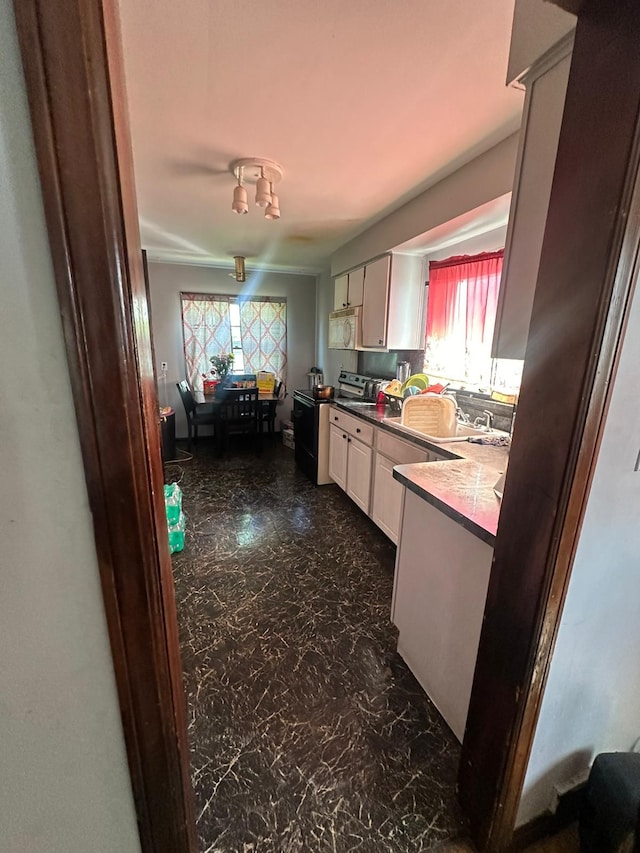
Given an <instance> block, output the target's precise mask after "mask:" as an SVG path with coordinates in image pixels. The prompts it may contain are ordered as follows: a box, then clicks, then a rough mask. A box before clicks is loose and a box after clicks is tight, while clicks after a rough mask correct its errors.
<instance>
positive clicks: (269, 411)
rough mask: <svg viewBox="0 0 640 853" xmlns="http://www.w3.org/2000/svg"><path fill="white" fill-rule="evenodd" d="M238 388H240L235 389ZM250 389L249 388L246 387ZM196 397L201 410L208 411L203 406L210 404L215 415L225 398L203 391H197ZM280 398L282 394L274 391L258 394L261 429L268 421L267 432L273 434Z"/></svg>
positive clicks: (261, 429) (210, 410) (211, 411)
mask: <svg viewBox="0 0 640 853" xmlns="http://www.w3.org/2000/svg"><path fill="white" fill-rule="evenodd" d="M233 390H238V389H233ZM246 390H249V389H246ZM194 398H195V400H196V403H198V406H199V409H200V411H201V412H203V413H205V412H207V409H204V408H202V407H204V406H210V409H209V410H208V411H209V412H210V413H211V414H213V415H215V411H216V408H217V407H218V406H220V405H221V404H222V403H223V401H224V398H223V397H216V395H215V392H214V393H211V394H205V393H204V392H202V391H195V392H194ZM279 400H280V396H279V395H276V394H273V393H266V394H258V402H259V403H261V404H262V412H263V416H262V417H261V418H260V431H263V425H264V423H265V422H266V424H267V432H268V433H269V434H270V435H272V434H273V433H274V431H275V419H276V406H277V405H278V402H279Z"/></svg>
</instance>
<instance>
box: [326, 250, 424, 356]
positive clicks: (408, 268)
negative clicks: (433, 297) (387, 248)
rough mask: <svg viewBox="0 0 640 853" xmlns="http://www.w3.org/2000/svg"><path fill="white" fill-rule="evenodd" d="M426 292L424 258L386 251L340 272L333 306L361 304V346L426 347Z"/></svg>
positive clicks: (369, 347)
mask: <svg viewBox="0 0 640 853" xmlns="http://www.w3.org/2000/svg"><path fill="white" fill-rule="evenodd" d="M424 295H425V287H424V276H423V263H422V258H421V257H419V256H417V255H402V254H387V255H383V256H382V257H380V258H377V259H376V260H373V261H370V262H369V263H367V264H365V265H364V266H362V267H358V268H357V269H355V270H351V272H349V273H344V274H343V275H340V276H338V277H337V278H336V279H335V291H334V306H333V307H334V311H339V310H341V309H342V308H347V307H351V308H353V307H357V306H359V305H361V306H362V310H361V326H362V329H361V331H362V335H361V344H360V346H359V347H358V349H373V350H388V349H423V348H424Z"/></svg>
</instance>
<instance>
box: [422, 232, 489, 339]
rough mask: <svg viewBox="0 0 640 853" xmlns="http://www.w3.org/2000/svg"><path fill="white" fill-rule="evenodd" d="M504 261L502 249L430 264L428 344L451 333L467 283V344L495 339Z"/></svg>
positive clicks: (459, 256)
mask: <svg viewBox="0 0 640 853" xmlns="http://www.w3.org/2000/svg"><path fill="white" fill-rule="evenodd" d="M503 258H504V249H500V250H499V251H497V252H482V254H479V255H458V256H456V257H452V258H447V259H446V260H444V261H431V262H430V264H429V302H428V305H427V340H429V339H430V338H438V339H442V338H446V337H448V336H449V334H450V333H451V331H452V326H453V324H454V323H455V322H456V315H457V313H458V312H457V307H458V300H459V298H460V287H461V285H462V284H463V283H465V282H466V311H465V314H466V338H467V340H468V341H471V342H474V343H482V342H486V340H487V338H489V340H490V339H491V338H492V337H493V327H494V325H495V318H496V310H497V306H498V290H499V289H500V275H501V273H502V260H503Z"/></svg>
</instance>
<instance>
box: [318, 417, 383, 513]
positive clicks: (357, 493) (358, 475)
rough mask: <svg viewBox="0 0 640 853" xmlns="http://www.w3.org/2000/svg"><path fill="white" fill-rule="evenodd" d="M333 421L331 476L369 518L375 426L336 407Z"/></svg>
mask: <svg viewBox="0 0 640 853" xmlns="http://www.w3.org/2000/svg"><path fill="white" fill-rule="evenodd" d="M330 422H331V428H330V432H329V476H330V477H331V479H332V480H333V481H334V482H335V483H337V484H338V485H339V486H340V488H341V489H344V491H345V492H346V493H347V494H348V495H349V497H350V498H351V500H352V501H353V502H354V503H355V504H357V506H359V507H360V509H361V510H362V511H363V512H365V513H367V515H368V514H369V505H370V496H371V458H372V455H373V451H372V449H371V445H372V444H373V437H374V427H373V425H372V424H367V423H365V422H364V421H363V420H361V419H360V418H356V417H354V416H353V415H349V414H346V413H345V412H343V411H341V410H340V409H337V408H336V407H332V408H331V413H330Z"/></svg>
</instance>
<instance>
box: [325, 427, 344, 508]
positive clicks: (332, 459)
mask: <svg viewBox="0 0 640 853" xmlns="http://www.w3.org/2000/svg"><path fill="white" fill-rule="evenodd" d="M348 447H349V445H348V444H347V434H346V432H344V430H341V429H340V428H339V427H335V426H334V425H333V424H331V426H330V427H329V476H330V477H331V479H332V480H333V481H334V483H337V484H338V485H339V486H340V488H341V489H344V491H345V492H346V491H347V449H348Z"/></svg>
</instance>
